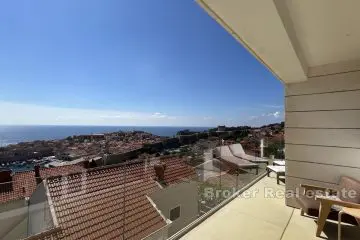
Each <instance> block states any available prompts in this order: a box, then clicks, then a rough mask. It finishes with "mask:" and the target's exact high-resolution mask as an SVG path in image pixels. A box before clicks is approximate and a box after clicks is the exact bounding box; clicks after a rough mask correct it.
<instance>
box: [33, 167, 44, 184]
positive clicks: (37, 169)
mask: <svg viewBox="0 0 360 240" xmlns="http://www.w3.org/2000/svg"><path fill="white" fill-rule="evenodd" d="M34 171H35V180H36V184H39V183H41V182H42V179H41V176H40V166H39V165H35V166H34Z"/></svg>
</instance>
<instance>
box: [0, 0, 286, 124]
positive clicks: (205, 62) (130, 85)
mask: <svg viewBox="0 0 360 240" xmlns="http://www.w3.org/2000/svg"><path fill="white" fill-rule="evenodd" d="M283 96H284V87H283V85H282V83H281V82H280V81H279V80H277V79H276V78H275V77H274V76H273V75H272V73H271V72H269V70H267V69H266V68H265V67H264V66H263V65H262V64H260V63H259V62H258V61H257V60H256V59H255V58H254V57H253V56H252V55H251V54H250V53H248V52H247V50H245V49H244V48H243V47H242V45H241V44H239V43H238V42H237V41H236V40H235V39H233V37H232V36H231V35H230V34H228V33H227V32H226V30H224V29H223V28H222V27H221V26H220V25H219V24H218V23H217V22H216V21H215V20H213V19H212V18H211V17H210V16H209V15H208V14H207V13H206V12H205V11H204V10H203V9H202V8H201V7H200V6H199V5H198V4H197V3H196V2H195V1H194V0H171V1H169V0H153V1H149V0H76V1H74V0H61V1H48V0H32V1H27V0H23V1H21V0H12V1H3V2H2V3H1V5H0V113H1V114H0V116H1V117H0V124H5V125H7V124H13V125H115V126H116V125H118V126H121V125H124V126H125V125H128V126H216V125H219V124H225V125H229V126H236V125H262V124H267V123H272V122H280V121H283V119H284V107H283V101H284V100H283V99H284V97H283Z"/></svg>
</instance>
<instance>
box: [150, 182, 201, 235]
mask: <svg viewBox="0 0 360 240" xmlns="http://www.w3.org/2000/svg"><path fill="white" fill-rule="evenodd" d="M149 197H150V198H151V199H152V200H153V202H154V203H155V204H156V207H157V208H158V209H159V210H160V211H161V213H162V215H163V216H164V217H165V218H166V219H170V210H171V209H173V208H175V207H177V206H179V205H180V217H179V218H178V219H176V220H175V221H173V222H172V223H171V225H170V226H169V230H168V234H169V236H171V235H173V234H174V233H176V232H178V231H179V230H180V229H182V228H184V227H185V226H187V225H188V224H189V223H191V222H192V221H194V220H195V219H196V218H197V216H198V212H199V208H198V200H199V199H198V184H197V183H196V182H183V183H178V184H174V185H171V186H169V187H166V188H164V189H161V190H159V191H157V192H154V193H152V194H150V195H149Z"/></svg>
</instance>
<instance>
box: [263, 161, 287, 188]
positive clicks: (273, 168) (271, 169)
mask: <svg viewBox="0 0 360 240" xmlns="http://www.w3.org/2000/svg"><path fill="white" fill-rule="evenodd" d="M266 171H267V175H268V177H269V176H270V172H274V173H276V182H277V184H279V180H280V179H279V177H280V176H285V166H272V165H269V166H267V167H266Z"/></svg>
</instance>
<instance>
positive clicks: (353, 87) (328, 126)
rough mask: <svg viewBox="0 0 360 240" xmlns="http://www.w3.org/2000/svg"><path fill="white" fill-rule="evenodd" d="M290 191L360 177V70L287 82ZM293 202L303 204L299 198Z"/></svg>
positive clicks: (287, 150)
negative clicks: (308, 185)
mask: <svg viewBox="0 0 360 240" xmlns="http://www.w3.org/2000/svg"><path fill="white" fill-rule="evenodd" d="M285 89H286V91H285V95H286V96H285V109H286V114H285V136H286V139H285V144H286V161H287V164H286V182H287V184H286V185H287V186H286V188H287V190H295V188H297V187H298V186H299V184H300V183H311V184H317V185H323V186H329V185H330V186H332V185H334V184H337V182H338V180H339V178H340V176H342V175H347V176H351V177H354V178H357V179H360V72H352V73H343V74H334V75H329V76H321V77H314V78H310V79H309V80H308V81H306V82H302V83H294V84H287V85H286V86H285ZM287 204H288V205H290V206H295V207H296V206H297V204H296V201H294V199H288V200H287Z"/></svg>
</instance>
